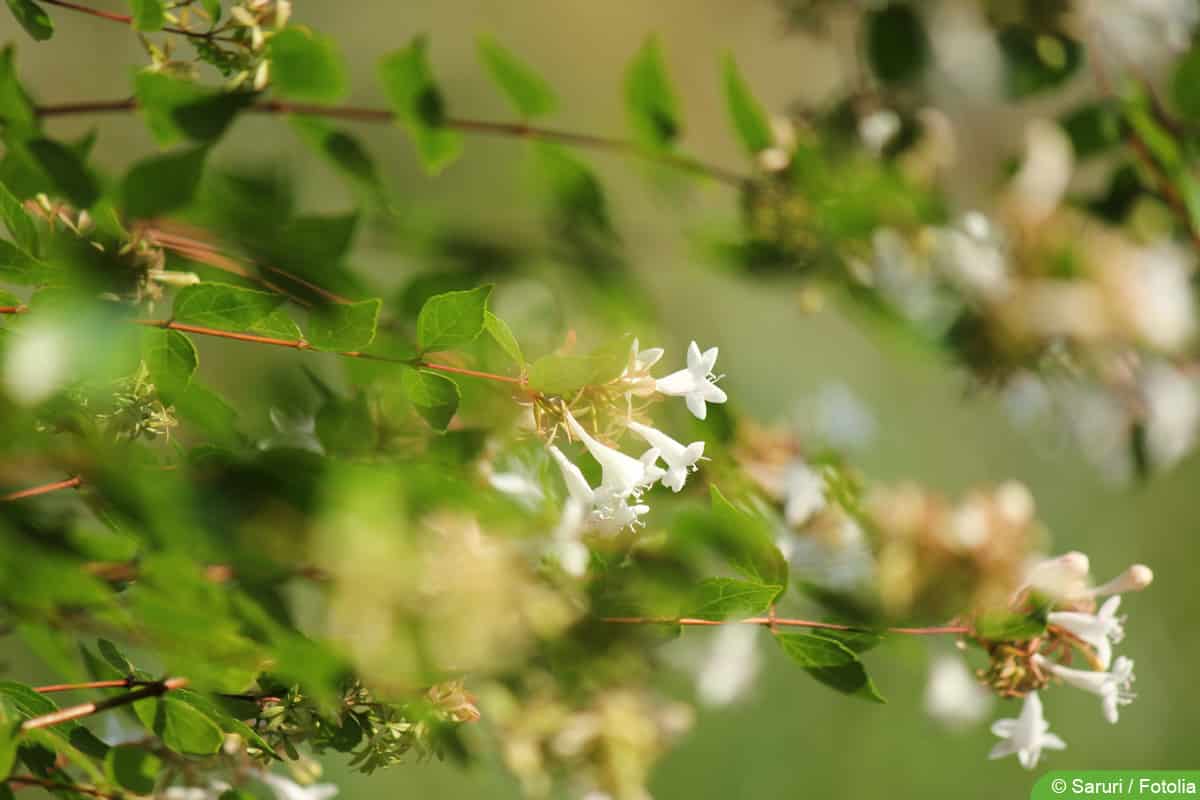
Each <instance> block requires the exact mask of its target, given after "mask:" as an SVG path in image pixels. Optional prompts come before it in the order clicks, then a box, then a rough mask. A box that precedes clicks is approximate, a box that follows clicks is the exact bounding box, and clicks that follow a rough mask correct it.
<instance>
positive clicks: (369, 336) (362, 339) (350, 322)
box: [308, 300, 383, 351]
mask: <svg viewBox="0 0 1200 800" xmlns="http://www.w3.org/2000/svg"><path fill="white" fill-rule="evenodd" d="M382 305H383V301H382V300H363V301H362V302H359V303H333V304H331V305H327V306H322V307H320V308H315V309H313V311H312V313H311V314H310V315H309V321H308V343H309V344H311V345H312V346H313V347H315V348H317V349H318V350H342V351H345V350H365V349H367V347H369V346H370V344H371V342H373V341H375V330H376V328H377V326H378V325H379V310H380V308H381V307H382Z"/></svg>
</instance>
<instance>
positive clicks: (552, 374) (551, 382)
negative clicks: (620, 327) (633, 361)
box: [529, 336, 631, 395]
mask: <svg viewBox="0 0 1200 800" xmlns="http://www.w3.org/2000/svg"><path fill="white" fill-rule="evenodd" d="M630 344H631V341H630V337H628V336H623V337H621V338H619V339H616V340H614V341H612V342H610V343H609V344H608V345H606V346H604V347H601V348H599V349H597V350H596V351H595V352H593V353H591V354H589V355H585V356H564V355H559V354H558V353H550V354H549V355H545V356H542V357H541V358H539V359H538V360H537V361H534V362H533V363H532V364H530V365H529V385H530V387H531V388H533V389H536V390H537V391H540V392H545V393H546V394H557V395H566V394H571V393H572V392H574V391H576V390H577V389H581V388H583V387H584V386H594V385H598V384H602V383H608V382H609V381H611V380H613V379H614V378H616V377H618V376H619V375H620V374H621V371H622V370H624V369H625V366H626V364H627V363H628V361H629V347H630Z"/></svg>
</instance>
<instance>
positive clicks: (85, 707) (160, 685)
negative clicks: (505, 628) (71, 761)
mask: <svg viewBox="0 0 1200 800" xmlns="http://www.w3.org/2000/svg"><path fill="white" fill-rule="evenodd" d="M187 683H188V680H187V678H167V679H166V680H164V681H155V682H154V683H151V684H147V685H145V686H143V687H141V688H140V689H134V690H133V691H132V692H127V693H126V694H123V695H119V696H118V697H110V698H108V699H107V700H97V701H94V702H90V703H80V704H79V705H76V706H67V707H66V708H60V709H59V710H58V711H52V712H51V713H49V714H42V715H41V716H38V717H31V718H29V719H27V720H25V721H24V722H22V723H21V730H23V731H32V730H36V729H38V728H50V727H53V726H55V725H61V724H62V723H64V722H70V721H71V720H75V719H82V718H83V717H90V716H91V715H92V714H99V713H100V712H101V711H107V710H108V709H110V708H119V707H121V706H127V705H129V704H130V703H136V702H137V701H138V700H145V699H146V698H147V697H158V696H159V695H163V694H166V693H167V692H170V691H173V690H175V689H182V688H183V687H184V686H187Z"/></svg>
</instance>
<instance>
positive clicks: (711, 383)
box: [655, 342, 728, 419]
mask: <svg viewBox="0 0 1200 800" xmlns="http://www.w3.org/2000/svg"><path fill="white" fill-rule="evenodd" d="M717 352H718V351H717V348H715V347H710V348H709V349H707V350H705V351H704V352H703V353H701V352H700V347H699V345H697V344H696V343H695V342H692V343H691V344H690V345H688V354H687V369H681V370H679V371H678V372H672V373H671V374H670V375H668V376H667V377H665V378H659V379H658V382H657V383H656V384H655V385H656V386H657V388H658V390H659V391H660V392H662V393H663V394H666V395H671V396H672V397H684V398H687V407H688V411H691V412H692V414H694V415H695V416H696V419H704V418H705V417H706V416H708V406H706V405H705V403H724V402H725V401H726V400H727V399H728V397H727V396H726V394H725V392H723V391H722V390H721V389H720V388H719V387H718V386H717V381H718V380H720V377H719V376H716V375H713V368H714V367H715V366H716V365H717Z"/></svg>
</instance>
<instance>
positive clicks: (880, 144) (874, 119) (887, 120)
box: [858, 108, 903, 155]
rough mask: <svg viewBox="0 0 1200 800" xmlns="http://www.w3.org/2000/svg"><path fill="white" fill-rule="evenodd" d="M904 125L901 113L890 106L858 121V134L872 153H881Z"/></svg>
mask: <svg viewBox="0 0 1200 800" xmlns="http://www.w3.org/2000/svg"><path fill="white" fill-rule="evenodd" d="M902 127H903V121H902V120H901V119H900V115H899V114H897V113H896V112H895V111H892V110H891V109H890V108H881V109H879V110H878V111H872V112H871V113H870V114H867V115H866V116H864V117H863V118H862V119H860V120H859V121H858V135H859V137H860V138H861V139H862V140H863V144H865V145H866V146H867V148H868V149H869V150H870V151H871V152H872V153H875V154H876V155H879V154H880V153H882V152H883V148H885V147H887V145H888V142H890V141H891V140H892V139H894V138H895V136H896V134H898V133H899V132H900V129H901V128H902Z"/></svg>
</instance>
